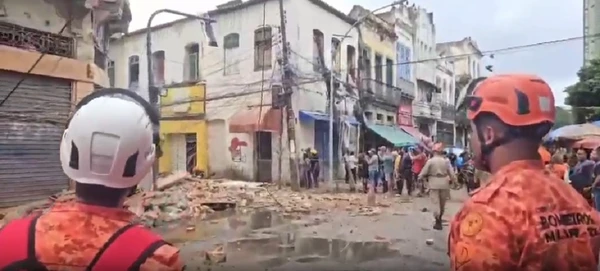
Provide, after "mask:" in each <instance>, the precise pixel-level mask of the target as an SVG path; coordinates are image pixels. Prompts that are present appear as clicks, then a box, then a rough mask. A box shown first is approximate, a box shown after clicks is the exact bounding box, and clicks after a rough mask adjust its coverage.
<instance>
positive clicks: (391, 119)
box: [387, 116, 395, 124]
mask: <svg viewBox="0 0 600 271" xmlns="http://www.w3.org/2000/svg"><path fill="white" fill-rule="evenodd" d="M387 122H388V124H395V122H394V116H387Z"/></svg>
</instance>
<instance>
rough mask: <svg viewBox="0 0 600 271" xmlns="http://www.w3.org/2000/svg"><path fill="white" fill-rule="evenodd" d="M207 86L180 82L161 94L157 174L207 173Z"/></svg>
mask: <svg viewBox="0 0 600 271" xmlns="http://www.w3.org/2000/svg"><path fill="white" fill-rule="evenodd" d="M205 98H206V84H205V83H196V82H192V83H181V84H174V85H170V86H167V87H166V92H165V93H163V95H161V98H160V104H161V120H160V135H161V145H160V146H161V150H162V152H163V153H162V156H161V157H160V159H159V173H161V174H166V173H172V172H180V171H188V172H191V171H200V172H203V173H207V172H208V140H207V138H208V131H207V126H206V120H205V115H206V101H205Z"/></svg>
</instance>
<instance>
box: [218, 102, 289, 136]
mask: <svg viewBox="0 0 600 271" xmlns="http://www.w3.org/2000/svg"><path fill="white" fill-rule="evenodd" d="M280 130H281V111H280V110H279V109H274V108H271V107H266V106H263V107H262V110H261V108H260V107H252V108H250V109H242V110H240V111H238V112H236V113H235V114H234V115H233V116H231V118H229V132H230V133H254V132H257V131H263V132H279V131H280Z"/></svg>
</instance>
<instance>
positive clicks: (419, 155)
mask: <svg viewBox="0 0 600 271" xmlns="http://www.w3.org/2000/svg"><path fill="white" fill-rule="evenodd" d="M410 160H411V162H412V168H411V170H412V179H413V183H416V184H417V188H418V189H419V194H418V195H417V196H419V197H422V196H423V195H425V193H426V184H425V180H419V174H420V173H421V170H423V167H424V166H425V162H426V161H427V156H426V155H425V152H423V151H422V150H420V149H419V148H418V147H417V148H415V149H413V152H412V153H411V154H410Z"/></svg>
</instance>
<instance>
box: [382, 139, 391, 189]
mask: <svg viewBox="0 0 600 271" xmlns="http://www.w3.org/2000/svg"><path fill="white" fill-rule="evenodd" d="M383 176H384V181H383V193H387V192H389V191H392V193H393V191H394V155H393V154H392V152H391V150H390V149H389V148H386V149H384V151H383Z"/></svg>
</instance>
